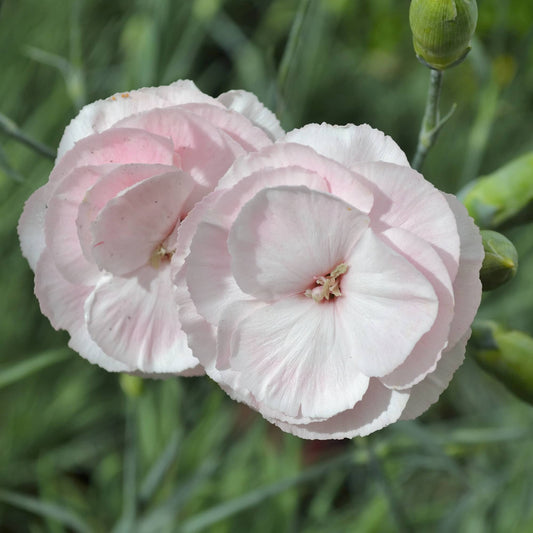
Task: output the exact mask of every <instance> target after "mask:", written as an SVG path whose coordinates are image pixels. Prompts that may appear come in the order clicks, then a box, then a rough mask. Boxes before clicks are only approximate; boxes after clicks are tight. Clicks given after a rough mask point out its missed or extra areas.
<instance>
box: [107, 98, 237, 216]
mask: <svg viewBox="0 0 533 533" xmlns="http://www.w3.org/2000/svg"><path fill="white" fill-rule="evenodd" d="M117 127H120V128H124V127H126V128H140V129H142V130H145V131H149V132H151V133H154V134H156V135H160V136H162V137H169V138H171V139H172V142H173V144H174V151H175V152H176V153H177V154H178V155H179V157H180V163H181V168H182V169H183V170H184V171H186V172H188V173H189V174H190V175H191V176H192V177H193V178H194V180H195V181H196V182H197V184H198V187H197V189H198V190H197V194H196V195H195V196H194V198H193V197H191V203H190V206H189V207H188V209H191V208H192V206H193V205H194V203H195V202H197V201H198V200H199V199H200V198H202V197H203V196H204V195H205V194H207V193H208V192H211V191H212V190H213V189H214V188H215V187H216V185H217V183H218V180H219V179H220V178H221V177H222V176H223V175H224V173H225V172H226V170H227V169H228V168H229V167H230V166H231V164H232V163H233V161H234V160H235V158H236V157H238V156H240V155H243V154H245V153H246V151H245V150H244V148H242V146H241V145H240V144H239V143H237V142H236V141H234V140H233V139H232V138H231V137H230V136H229V135H228V134H226V133H225V132H223V131H222V130H220V129H218V128H216V127H215V126H213V125H212V124H209V123H207V122H206V121H205V120H202V118H201V117H199V116H197V115H195V114H194V113H191V112H190V111H187V110H186V109H184V108H183V106H178V107H169V108H166V109H153V110H151V111H145V112H144V113H139V114H137V115H133V116H131V117H127V118H125V119H124V120H121V121H120V122H119V123H118V124H117Z"/></svg>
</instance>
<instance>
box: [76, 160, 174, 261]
mask: <svg viewBox="0 0 533 533" xmlns="http://www.w3.org/2000/svg"><path fill="white" fill-rule="evenodd" d="M175 170H176V168H175V167H172V166H170V165H146V164H142V163H136V164H133V165H119V166H118V167H117V168H115V169H114V170H111V171H110V172H109V173H108V174H106V175H104V176H102V178H100V179H99V180H98V181H97V182H96V183H95V184H94V185H93V186H92V187H90V188H89V189H88V190H87V192H86V193H85V196H84V198H83V202H82V203H81V205H80V208H79V210H78V218H77V219H76V226H77V228H78V237H79V239H80V244H81V247H82V250H83V253H84V254H85V257H87V258H88V259H89V260H90V261H92V260H93V256H92V244H93V234H92V231H91V224H92V223H93V222H94V221H95V220H96V217H97V216H98V214H99V213H100V211H101V210H102V209H103V208H104V207H105V205H106V204H107V203H108V202H109V201H110V200H112V199H113V198H115V196H117V195H118V194H119V193H120V192H122V191H123V190H125V189H127V188H128V187H132V186H133V185H136V184H137V183H140V182H141V181H144V180H145V179H147V178H151V177H154V176H158V175H160V174H165V173H168V172H172V171H175Z"/></svg>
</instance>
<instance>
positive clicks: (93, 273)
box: [45, 165, 113, 286]
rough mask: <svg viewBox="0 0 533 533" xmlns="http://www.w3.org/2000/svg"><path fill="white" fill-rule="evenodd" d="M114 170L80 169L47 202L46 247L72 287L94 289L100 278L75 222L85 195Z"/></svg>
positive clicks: (70, 175)
mask: <svg viewBox="0 0 533 533" xmlns="http://www.w3.org/2000/svg"><path fill="white" fill-rule="evenodd" d="M112 168H113V166H111V168H109V166H107V165H100V166H97V167H90V166H87V167H79V168H77V169H75V170H73V171H72V172H71V173H70V174H69V176H67V177H66V178H65V179H64V180H63V181H62V182H61V183H60V184H59V185H58V186H57V188H56V190H55V192H54V195H53V196H52V198H51V199H50V201H49V202H48V209H47V211H46V217H45V235H46V244H47V247H48V248H49V249H50V252H51V254H52V257H53V259H54V262H55V264H56V265H57V268H58V270H59V271H60V272H61V274H62V275H63V276H64V277H65V278H66V279H67V280H68V281H70V282H71V283H75V284H84V285H88V286H89V285H94V284H95V283H96V280H97V279H98V278H99V277H100V272H99V270H98V268H97V267H96V265H95V264H94V263H92V262H89V261H88V260H87V258H86V257H85V255H84V254H83V250H82V248H81V244H80V241H79V237H78V229H77V226H76V219H77V217H78V210H79V207H80V205H81V203H82V201H83V198H84V196H85V193H86V191H87V189H88V188H89V187H92V186H93V185H94V184H95V183H96V182H97V181H98V180H99V179H100V178H101V177H102V176H104V175H105V174H106V173H107V172H109V171H110V170H111V169H112Z"/></svg>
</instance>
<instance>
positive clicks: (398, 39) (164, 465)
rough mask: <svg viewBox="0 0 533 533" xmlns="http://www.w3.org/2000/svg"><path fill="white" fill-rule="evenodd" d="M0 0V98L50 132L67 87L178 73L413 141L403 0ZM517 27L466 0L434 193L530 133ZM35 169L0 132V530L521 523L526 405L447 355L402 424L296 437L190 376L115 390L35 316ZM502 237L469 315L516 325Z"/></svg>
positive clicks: (56, 131) (360, 532)
mask: <svg viewBox="0 0 533 533" xmlns="http://www.w3.org/2000/svg"><path fill="white" fill-rule="evenodd" d="M0 5H1V8H0V112H1V113H2V114H3V115H5V116H7V117H9V118H10V119H11V120H13V121H14V122H15V123H16V124H18V126H19V127H20V128H21V129H22V130H23V131H24V132H25V133H26V134H27V135H29V136H31V137H32V138H33V139H36V140H39V141H41V142H42V143H44V144H45V145H47V146H49V147H51V148H52V149H53V150H55V147H56V146H57V145H58V142H59V139H60V137H61V134H62V131H63V129H64V127H65V125H66V124H67V123H68V122H69V121H70V119H71V118H72V117H73V116H74V115H75V114H76V112H77V109H78V108H79V107H80V106H82V105H83V104H84V103H87V102H90V101H92V100H95V99H97V98H101V97H106V96H108V95H110V94H112V93H114V92H117V91H124V90H128V89H133V88H137V87H140V86H149V85H162V84H168V83H170V82H172V81H174V80H176V79H178V78H190V79H193V80H194V81H195V82H196V83H197V85H198V86H199V87H200V88H201V89H202V90H203V91H205V92H207V93H209V94H211V95H213V96H216V95H217V94H218V93H220V92H222V91H225V90H228V89H230V88H243V89H247V90H250V91H254V92H255V93H256V94H257V95H258V96H259V98H260V99H261V100H262V101H263V102H264V103H265V104H267V105H268V106H269V107H270V108H271V109H273V110H275V111H276V112H277V113H278V114H279V116H280V118H281V120H282V123H283V125H284V127H285V128H286V129H290V128H292V127H297V126H299V125H303V124H304V123H307V122H322V121H326V122H330V123H338V124H344V123H347V122H353V123H356V124H358V123H364V122H368V123H370V124H371V125H373V126H374V127H377V128H379V129H381V130H383V131H385V132H386V133H388V134H390V135H392V136H393V137H394V138H395V139H396V141H397V142H398V143H399V144H400V145H401V146H402V148H404V150H405V151H406V152H407V154H408V155H409V156H412V154H413V152H414V149H415V144H416V139H417V133H418V128H419V124H420V121H421V118H422V113H423V107H424V102H425V93H426V88H427V82H428V71H427V69H426V68H424V67H423V66H422V65H421V64H419V63H418V62H417V60H416V59H415V57H414V54H413V52H412V47H411V37H410V30H409V26H408V8H409V2H408V1H407V0H372V1H366V2H362V1H356V0H310V1H309V0H304V1H302V2H300V1H298V0H271V1H268V0H248V1H239V0H226V1H224V0H190V1H189V0H181V1H175V0H128V1H126V0H117V1H113V2H109V1H103V0H84V1H83V0H80V1H75V0H72V1H69V0H46V1H44V2H43V1H42V0H18V1H15V0H4V1H3V2H0ZM303 8H306V10H305V16H304V17H303V19H299V18H298V14H299V13H300V14H302V13H303V12H304V10H303ZM298 20H300V22H301V26H300V30H301V31H300V34H299V39H298V42H297V46H296V48H295V49H294V53H293V54H290V55H288V54H286V53H285V50H286V44H287V41H288V39H289V35H290V34H291V28H292V27H293V25H294V24H295V21H298ZM532 26H533V4H531V3H529V2H523V1H522V0H482V1H480V2H479V23H478V31H477V33H476V39H475V42H474V46H473V50H472V52H471V54H470V55H469V57H468V59H467V61H466V62H464V63H463V64H461V65H460V66H458V67H456V68H454V69H452V70H450V71H447V72H446V74H445V76H444V89H443V98H442V102H441V105H442V110H443V111H444V112H445V111H446V110H447V109H448V108H449V107H450V106H451V105H452V103H453V102H456V103H457V105H458V109H457V111H456V113H455V116H453V118H452V119H451V120H450V122H449V123H448V124H447V125H446V126H445V127H444V129H443V131H442V133H441V136H440V138H439V140H438V142H437V145H436V146H435V148H434V149H433V150H432V151H431V152H430V154H429V157H428V159H427V161H426V165H425V167H424V174H425V175H426V177H427V178H428V179H429V180H431V181H432V182H433V183H435V184H436V185H437V186H438V187H440V188H441V189H443V190H446V191H448V192H456V191H457V190H458V189H459V188H460V187H461V186H463V185H464V184H465V183H467V182H468V181H469V180H470V179H472V178H474V177H476V176H479V175H482V174H487V173H490V172H492V171H493V170H495V169H496V168H498V167H499V166H501V165H503V164H504V163H506V162H507V161H509V160H510V159H512V158H514V157H516V156H518V155H520V154H522V153H524V152H526V151H529V150H532V149H533V136H532V126H531V124H533V52H532V46H531V45H532V42H533V30H532ZM51 168H52V161H51V160H49V159H47V158H46V157H43V156H41V155H38V154H37V153H36V152H35V151H33V150H31V149H29V148H28V147H26V146H24V145H22V144H21V143H19V142H17V141H15V140H14V139H13V138H12V137H11V136H9V135H7V134H5V133H2V132H0V247H1V251H0V258H1V262H0V354H1V359H0V531H1V532H2V533H4V532H10V533H11V532H17V533H19V532H26V531H27V532H41V531H43V532H44V531H46V532H48V531H49V532H53V533H56V532H57V533H60V532H70V531H79V532H108V531H115V532H128V533H129V532H137V531H138V532H146V533H151V532H175V531H178V532H179V531H183V532H188V533H190V532H194V531H209V532H215V533H226V532H227V533H229V532H240V531H253V532H254V533H255V532H258V533H267V532H286V531H287V532H308V533H315V532H317V533H318V532H336V531H338V532H357V533H365V532H376V533H378V532H379V533H381V532H389V531H431V532H435V531H436V532H448V531H453V532H457V531H459V532H463V531H464V532H468V533H477V532H479V533H485V532H513V533H514V532H519V533H520V532H526V533H527V532H530V531H533V461H532V459H531V458H532V450H533V408H532V407H531V406H528V405H527V404H524V403H522V402H521V401H520V400H518V399H516V398H515V397H514V396H512V395H511V394H510V393H509V392H507V390H506V389H504V388H503V387H502V385H500V384H499V383H498V382H496V381H495V380H494V379H493V378H491V377H489V376H487V375H486V374H485V373H484V372H483V371H482V370H481V369H480V368H479V367H478V366H477V365H476V363H475V362H474V361H473V360H472V358H471V357H469V356H468V355H467V361H466V362H465V364H464V365H463V366H462V367H461V368H460V370H459V371H458V372H457V373H456V376H455V378H454V380H453V382H452V385H451V386H450V388H449V389H448V390H447V391H446V392H445V393H444V395H443V396H442V397H441V400H440V401H439V403H438V404H436V405H434V406H433V407H432V408H431V409H430V410H429V411H428V412H427V413H426V414H424V415H423V416H422V417H421V418H420V419H418V420H417V421H414V422H410V423H398V424H395V425H393V426H392V427H389V428H386V429H384V430H382V431H380V432H378V433H377V434H375V435H372V436H371V437H369V438H366V439H354V440H353V441H341V442H329V443H328V442H326V443H315V442H305V441H302V440H299V439H297V438H295V437H292V436H290V435H286V434H283V433H282V432H281V431H279V430H278V429H277V428H275V427H272V426H270V425H269V424H268V423H266V422H265V421H264V420H262V419H261V417H260V416H259V415H257V414H256V413H254V412H252V411H250V410H249V409H247V408H246V407H243V406H239V405H237V404H235V403H234V402H232V401H231V400H230V399H229V398H228V397H226V396H225V394H224V393H223V392H222V391H221V390H219V388H218V387H217V386H216V384H214V383H212V382H210V381H209V380H208V379H201V378H189V379H185V378H182V379H171V380H167V381H152V380H146V381H144V382H143V383H142V390H140V391H137V393H136V394H132V393H131V389H132V388H133V389H135V388H136V387H137V386H138V385H139V383H137V382H135V381H133V382H132V380H131V379H129V380H128V379H127V380H124V379H123V380H122V386H121V383H120V378H119V376H117V375H113V374H108V373H106V372H104V371H102V370H101V369H99V368H97V367H93V366H91V365H90V364H89V363H87V362H86V361H84V360H83V359H81V358H80V357H78V356H77V355H76V354H74V353H72V352H70V351H69V350H68V349H67V348H66V342H67V339H68V336H67V335H66V334H65V333H64V332H56V331H54V330H53V329H52V328H51V326H50V324H49V323H48V321H47V319H45V318H44V317H43V316H41V314H40V311H39V306H38V303H37V301H36V299H35V297H34V296H33V275H32V272H31V271H30V269H29V267H28V265H27V263H26V261H25V260H24V259H23V258H22V256H21V254H20V250H19V246H18V240H17V236H16V224H17V220H18V217H19V216H20V213H21V210H22V206H23V203H24V201H25V200H26V198H27V197H28V196H29V195H30V193H31V192H32V191H33V190H34V189H35V188H37V187H38V186H40V185H41V184H43V183H44V182H45V181H46V179H47V177H48V174H49V172H50V170H51ZM506 235H508V236H509V237H511V238H512V239H513V241H514V242H515V244H516V246H517V248H518V251H519V255H520V262H521V263H520V270H519V274H518V276H517V277H516V278H515V279H514V280H513V282H512V283H511V284H509V285H508V286H505V287H503V288H500V289H498V290H497V291H495V292H493V293H491V294H489V295H487V296H486V297H485V299H484V302H483V306H482V310H481V311H480V316H482V317H484V318H494V319H497V320H499V321H500V322H502V323H503V324H505V325H507V326H509V327H512V328H515V329H521V330H523V331H526V332H529V333H530V334H533V268H532V263H533V226H532V225H531V224H530V225H524V226H522V227H519V228H514V229H512V230H509V231H508V232H506ZM124 389H126V390H130V394H129V395H128V394H125V392H124Z"/></svg>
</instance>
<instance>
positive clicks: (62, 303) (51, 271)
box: [35, 250, 131, 372]
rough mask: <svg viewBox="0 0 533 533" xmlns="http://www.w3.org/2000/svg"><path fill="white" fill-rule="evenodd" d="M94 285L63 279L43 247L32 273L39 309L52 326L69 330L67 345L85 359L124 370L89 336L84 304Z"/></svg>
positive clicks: (116, 369)
mask: <svg viewBox="0 0 533 533" xmlns="http://www.w3.org/2000/svg"><path fill="white" fill-rule="evenodd" d="M92 290H93V288H92V287H86V286H84V285H74V284H72V283H69V282H68V281H66V280H65V279H64V278H63V276H62V275H61V274H60V272H59V271H58V270H57V268H56V266H55V264H54V261H53V260H52V257H51V254H50V251H49V250H45V251H44V252H43V254H42V256H41V259H40V260H39V263H38V265H37V269H36V273H35V295H36V296H37V299H38V300H39V305H40V306H41V311H42V313H43V314H44V315H45V316H47V317H48V319H49V320H50V323H51V324H52V326H53V327H54V328H55V329H65V330H67V331H68V332H69V334H70V337H71V339H70V342H69V346H70V347H71V348H72V349H73V350H75V351H76V352H78V353H79V354H80V355H81V356H82V357H83V358H84V359H87V360H88V361H89V362H91V363H93V364H96V365H98V366H101V367H102V368H104V369H105V370H108V371H109V372H126V371H129V370H131V368H130V367H129V366H128V365H125V364H124V363H121V362H119V361H116V360H115V359H112V358H111V357H109V356H108V355H106V354H105V353H104V352H103V351H102V350H101V349H100V348H99V347H98V346H97V345H96V344H95V342H94V341H93V340H92V339H91V338H90V337H89V334H88V332H87V327H86V324H85V317H84V311H83V306H84V303H85V301H86V300H87V298H88V297H89V296H90V294H91V292H92Z"/></svg>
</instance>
